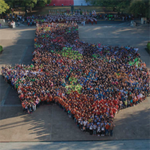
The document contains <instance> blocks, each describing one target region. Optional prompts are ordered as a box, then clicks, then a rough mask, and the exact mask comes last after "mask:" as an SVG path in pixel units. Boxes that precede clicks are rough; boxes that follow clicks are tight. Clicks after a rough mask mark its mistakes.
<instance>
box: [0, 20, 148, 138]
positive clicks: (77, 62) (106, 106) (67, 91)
mask: <svg viewBox="0 0 150 150" xmlns="http://www.w3.org/2000/svg"><path fill="white" fill-rule="evenodd" d="M48 21H50V20H49V19H48V18H47V22H48ZM34 42H35V44H34V48H35V50H34V52H33V59H32V61H33V64H31V65H27V66H25V65H22V64H17V65H15V66H14V67H11V66H5V67H3V68H2V75H3V77H4V79H5V80H6V81H7V82H8V83H9V84H10V85H11V86H12V87H14V88H15V89H16V90H17V92H18V95H19V98H20V100H21V103H22V107H23V109H24V111H26V112H28V113H31V112H33V111H35V110H36V108H37V107H39V106H40V105H41V104H50V103H56V104H58V105H59V106H60V107H61V108H62V109H63V110H64V111H66V112H67V113H68V115H69V117H72V118H73V119H74V121H75V122H76V124H77V126H78V127H79V128H80V129H81V130H82V131H89V132H90V134H94V135H96V134H97V135H98V136H100V135H101V136H104V135H111V136H112V131H113V127H114V124H113V118H114V117H115V115H116V113H117V112H118V111H119V110H120V109H122V108H126V107H130V106H134V105H136V104H138V103H140V102H142V101H143V100H144V99H145V98H146V97H147V96H148V93H149V79H150V78H149V71H148V69H147V68H146V64H145V63H143V62H142V61H141V59H140V55H139V53H138V48H133V47H130V46H126V47H118V46H115V47H113V46H103V45H101V44H89V43H86V42H84V41H80V40H79V35H78V25H77V23H76V22H73V21H72V22H71V23H42V22H39V24H38V25H37V28H36V34H35V39H34ZM70 56H72V57H70Z"/></svg>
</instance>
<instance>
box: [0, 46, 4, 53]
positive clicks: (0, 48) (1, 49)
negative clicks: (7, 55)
mask: <svg viewBox="0 0 150 150" xmlns="http://www.w3.org/2000/svg"><path fill="white" fill-rule="evenodd" d="M2 51H3V47H2V46H1V45H0V53H1V52H2Z"/></svg>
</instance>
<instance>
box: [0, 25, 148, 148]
mask: <svg viewBox="0 0 150 150" xmlns="http://www.w3.org/2000/svg"><path fill="white" fill-rule="evenodd" d="M34 32H35V28H34V27H20V28H17V29H1V30H0V43H2V44H3V46H4V52H3V53H2V55H0V68H1V66H2V65H5V64H6V65H8V64H11V65H14V64H16V63H24V64H28V63H31V58H32V51H33V38H34ZM79 33H80V38H81V39H84V40H85V41H87V42H91V43H97V42H100V43H103V44H110V45H131V46H137V47H139V48H140V50H139V52H140V54H141V56H142V59H143V60H144V61H145V62H146V64H147V66H148V67H149V68H150V63H149V58H150V57H149V55H148V54H147V52H146V51H145V50H144V48H145V45H146V42H147V41H148V40H149V28H148V27H136V28H131V27H127V26H125V25H124V26H122V25H118V26H117V25H110V24H108V25H105V24H104V25H94V26H91V25H89V26H85V27H82V26H80V28H79ZM0 92H1V93H0V141H1V142H6V141H75V140H76V141H83V140H84V141H87V140H121V139H150V128H149V126H150V122H149V118H150V99H147V100H145V101H144V102H143V103H141V104H139V105H137V106H135V107H132V108H128V109H126V110H122V111H120V112H119V114H118V115H117V116H116V118H115V124H116V127H115V129H114V136H113V137H97V136H90V135H89V134H88V133H83V132H82V131H80V130H79V129H78V128H77V126H76V124H75V123H74V121H73V120H72V119H70V118H68V116H67V114H66V113H64V112H63V111H62V110H61V109H60V108H59V107H58V106H56V105H51V106H49V105H47V106H46V105H44V106H41V107H40V108H38V109H37V111H36V112H34V113H32V114H30V115H28V114H24V113H23V112H22V109H21V106H20V103H19V99H18V98H17V94H16V92H15V91H14V90H12V89H11V88H10V87H9V85H8V84H7V83H5V81H4V80H3V79H2V77H1V76H0ZM127 143H128V142H127ZM12 144H13V143H12ZM92 144H93V143H92ZM10 145H11V144H10ZM36 145H38V144H36ZM47 145H48V144H46V148H47V149H48V146H47ZM64 145H65V143H64ZM73 145H75V146H77V145H76V144H72V145H71V146H73ZM89 145H90V144H89ZM95 145H96V144H95ZM104 145H105V144H104ZM104 145H103V146H104ZM6 146H7V145H6ZM30 146H31V148H30V149H32V148H33V149H34V148H36V146H34V143H33V147H32V144H31V145H29V147H30ZM85 146H86V144H85ZM93 146H94V145H93ZM52 147H53V144H52ZM54 147H57V144H56V143H54ZM59 148H60V147H59ZM114 148H115V147H114ZM16 149H17V148H16ZM22 149H24V148H22ZM63 149H66V147H63ZM95 149H96V147H95Z"/></svg>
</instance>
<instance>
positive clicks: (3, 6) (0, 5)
mask: <svg viewBox="0 0 150 150" xmlns="http://www.w3.org/2000/svg"><path fill="white" fill-rule="evenodd" d="M7 9H9V6H8V4H7V3H5V1H4V0H0V14H2V13H4V12H6V10H7Z"/></svg>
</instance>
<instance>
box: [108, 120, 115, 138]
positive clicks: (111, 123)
mask: <svg viewBox="0 0 150 150" xmlns="http://www.w3.org/2000/svg"><path fill="white" fill-rule="evenodd" d="M114 126H115V125H114V124H113V121H111V122H110V127H109V132H110V136H112V135H113V129H114Z"/></svg>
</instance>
